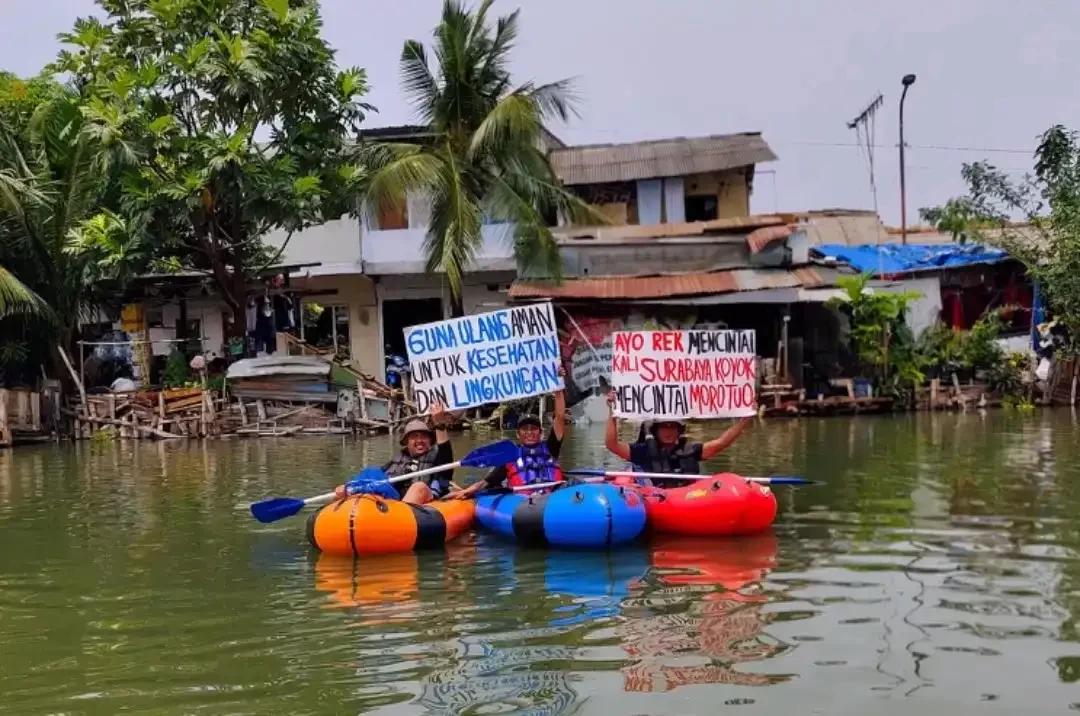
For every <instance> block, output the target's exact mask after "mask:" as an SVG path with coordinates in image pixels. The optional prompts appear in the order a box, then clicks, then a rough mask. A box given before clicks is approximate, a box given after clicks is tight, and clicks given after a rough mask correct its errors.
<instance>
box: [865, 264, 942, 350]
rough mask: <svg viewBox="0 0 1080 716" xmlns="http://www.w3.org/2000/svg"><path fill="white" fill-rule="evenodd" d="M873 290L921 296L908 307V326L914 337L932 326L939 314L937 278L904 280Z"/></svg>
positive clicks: (939, 290) (938, 283) (939, 295)
mask: <svg viewBox="0 0 1080 716" xmlns="http://www.w3.org/2000/svg"><path fill="white" fill-rule="evenodd" d="M874 290H875V291H887V292H889V293H904V292H905V291H914V292H917V293H919V294H921V296H922V297H921V298H919V299H917V300H915V301H913V302H912V303H911V305H910V306H909V307H908V314H907V322H908V326H910V327H911V332H912V333H914V334H915V336H916V337H918V335H919V334H920V333H922V332H923V331H924V330H926V329H927V328H929V327H930V326H932V325H933V324H934V323H935V322H936V321H937V320H938V316H939V315H940V314H941V281H939V280H938V278H937V276H931V277H929V278H911V279H906V280H903V281H897V282H896V283H894V284H892V285H890V286H886V287H883V288H882V287H879V288H875V289H874Z"/></svg>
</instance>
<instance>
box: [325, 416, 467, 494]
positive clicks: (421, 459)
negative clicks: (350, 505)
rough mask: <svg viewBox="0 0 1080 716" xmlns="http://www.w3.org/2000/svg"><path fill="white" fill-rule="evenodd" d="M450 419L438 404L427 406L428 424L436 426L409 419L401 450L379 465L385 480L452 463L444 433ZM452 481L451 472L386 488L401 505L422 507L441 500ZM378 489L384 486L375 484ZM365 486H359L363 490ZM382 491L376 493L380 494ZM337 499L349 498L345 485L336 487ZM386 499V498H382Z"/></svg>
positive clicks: (416, 419)
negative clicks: (389, 489)
mask: <svg viewBox="0 0 1080 716" xmlns="http://www.w3.org/2000/svg"><path fill="white" fill-rule="evenodd" d="M450 417H452V416H451V415H450V414H449V413H447V412H446V410H445V409H444V408H443V406H442V405H441V404H438V403H436V404H435V405H432V406H431V420H432V423H434V425H435V426H436V427H435V428H434V429H432V427H431V425H429V424H428V422H427V421H426V420H424V419H422V418H413V419H412V420H410V421H408V422H407V423H405V429H404V430H403V431H402V433H401V440H400V445H401V450H400V451H399V452H398V453H397V454H396V455H394V457H393V459H391V460H390V462H388V463H386V464H385V465H383V467H382V469H383V472H385V473H386V477H388V478H391V477H400V476H401V475H407V474H409V473H410V472H419V471H420V470H426V469H428V468H432V467H438V466H439V465H447V464H449V463H452V462H453V461H454V449H453V447H452V446H451V445H450V433H449V432H447V430H446V422H447V420H448V419H449V418H450ZM452 479H453V471H452V470H447V471H446V472H439V473H435V474H432V475H425V476H423V477H421V478H420V479H419V480H411V481H410V480H406V481H403V482H398V483H395V484H393V485H390V488H391V489H394V490H396V492H397V495H398V497H400V498H401V500H402V502H408V503H409V504H412V505H423V504H425V503H428V502H431V501H432V500H434V499H436V498H441V497H445V496H446V494H447V493H448V492H449V491H450V482H451V480H452ZM379 484H380V486H382V485H385V484H386V483H379ZM364 487H366V486H361V489H363V488H364ZM383 489H385V488H381V487H380V489H379V490H378V492H379V494H383ZM337 491H338V492H340V495H339V497H344V496H345V495H346V494H353V493H352V492H350V491H349V486H348V485H343V486H342V487H339V488H338V490H337ZM384 496H389V495H384Z"/></svg>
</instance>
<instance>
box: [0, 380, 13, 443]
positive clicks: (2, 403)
mask: <svg viewBox="0 0 1080 716" xmlns="http://www.w3.org/2000/svg"><path fill="white" fill-rule="evenodd" d="M8 445H11V426H10V425H9V423H8V391H7V390H6V389H5V388H0V447H6V446H8Z"/></svg>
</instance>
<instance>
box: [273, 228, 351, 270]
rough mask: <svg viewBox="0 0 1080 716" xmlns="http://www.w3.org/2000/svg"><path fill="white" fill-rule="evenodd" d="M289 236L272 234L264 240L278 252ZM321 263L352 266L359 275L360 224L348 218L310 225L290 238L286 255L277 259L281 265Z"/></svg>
mask: <svg viewBox="0 0 1080 716" xmlns="http://www.w3.org/2000/svg"><path fill="white" fill-rule="evenodd" d="M287 237H288V232H285V231H273V232H271V233H269V234H267V235H266V236H265V237H264V238H263V241H264V242H265V243H266V244H267V245H268V246H271V247H274V248H275V249H278V248H280V247H281V245H282V244H283V243H284V242H285V240H286V238H287ZM315 262H318V263H321V264H322V265H323V266H324V267H326V266H330V265H341V264H344V265H346V266H355V267H356V268H355V270H356V271H357V272H359V262H360V222H359V221H358V220H356V219H353V218H351V217H349V216H343V217H341V219H338V220H336V221H328V222H326V223H325V224H322V225H320V226H312V227H309V228H307V229H304V230H303V231H299V232H297V233H296V234H294V235H293V237H292V239H291V240H290V241H289V243H288V245H287V246H286V247H285V252H284V253H283V254H282V255H281V258H279V259H278V263H280V264H308V263H315Z"/></svg>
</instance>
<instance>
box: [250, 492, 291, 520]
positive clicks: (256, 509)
mask: <svg viewBox="0 0 1080 716" xmlns="http://www.w3.org/2000/svg"><path fill="white" fill-rule="evenodd" d="M302 509H304V501H303V500H297V499H294V498H292V497H275V498H273V499H271V500H263V501H262V502H256V503H255V504H253V505H252V506H251V514H252V515H254V517H255V519H257V520H258V521H259V522H264V523H266V522H277V521H278V520H280V519H284V518H286V517H292V516H293V515H295V514H296V513H297V512H299V511H300V510H302Z"/></svg>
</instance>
